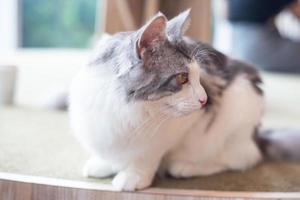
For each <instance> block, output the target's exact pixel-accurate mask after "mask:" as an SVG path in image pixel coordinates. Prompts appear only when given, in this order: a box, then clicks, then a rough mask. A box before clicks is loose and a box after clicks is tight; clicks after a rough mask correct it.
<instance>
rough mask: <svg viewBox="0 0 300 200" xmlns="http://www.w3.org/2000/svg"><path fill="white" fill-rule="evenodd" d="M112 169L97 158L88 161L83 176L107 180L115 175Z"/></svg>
mask: <svg viewBox="0 0 300 200" xmlns="http://www.w3.org/2000/svg"><path fill="white" fill-rule="evenodd" d="M114 173H115V172H114V170H113V169H112V167H111V166H110V165H109V164H107V163H105V162H102V161H100V160H99V159H97V158H91V159H90V160H88V161H87V162H86V164H85V166H84V168H83V176H85V177H94V178H105V177H109V176H112V175H113V174H114Z"/></svg>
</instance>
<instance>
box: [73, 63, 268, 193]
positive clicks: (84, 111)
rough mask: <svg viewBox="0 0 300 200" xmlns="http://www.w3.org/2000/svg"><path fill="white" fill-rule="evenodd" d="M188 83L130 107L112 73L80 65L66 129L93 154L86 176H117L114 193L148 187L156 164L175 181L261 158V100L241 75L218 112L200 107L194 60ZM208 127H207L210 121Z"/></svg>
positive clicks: (245, 165) (242, 165)
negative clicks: (257, 133)
mask: <svg viewBox="0 0 300 200" xmlns="http://www.w3.org/2000/svg"><path fill="white" fill-rule="evenodd" d="M189 68H190V73H189V83H188V84H186V85H185V86H184V88H183V90H181V91H180V92H178V93H176V94H175V95H172V96H168V97H164V98H162V99H160V100H158V101H135V102H129V103H128V102H127V101H126V99H125V95H120V93H119V92H120V91H119V90H116V88H118V87H119V84H120V83H119V82H118V80H117V77H116V76H117V75H115V74H113V73H112V72H111V71H109V70H107V67H104V66H98V67H97V68H89V67H85V68H83V69H82V71H81V72H80V73H78V75H77V76H76V77H75V78H74V80H73V83H72V87H71V92H70V118H71V126H72V128H73V130H74V133H75V135H76V137H77V138H78V139H79V141H80V142H81V143H82V144H83V145H84V147H85V148H86V149H87V150H88V151H89V152H90V154H91V159H90V160H89V161H88V162H87V164H86V166H85V168H84V174H85V175H86V176H90V177H100V178H101V177H107V176H111V175H115V174H116V176H115V177H114V179H113V182H112V184H113V186H114V187H115V188H116V189H117V190H126V191H132V190H136V189H142V188H145V187H148V186H149V185H150V184H151V182H152V180H153V177H154V175H155V173H156V172H157V170H158V168H159V167H160V166H163V168H165V169H166V170H167V171H168V172H169V173H170V174H171V175H173V176H175V177H191V176H198V175H208V174H213V173H218V172H221V171H224V170H230V169H234V170H244V169H246V168H248V167H250V166H252V165H254V164H255V163H257V162H258V161H259V160H260V159H261V155H260V152H259V151H258V148H257V146H256V144H255V143H254V140H253V138H252V137H253V132H254V128H255V126H256V125H257V124H259V121H260V118H261V115H262V110H263V99H262V97H261V96H259V95H258V94H257V93H256V92H255V91H254V89H253V87H252V86H251V83H250V82H249V81H248V80H247V78H246V77H243V76H242V75H240V76H237V77H236V78H235V80H234V81H233V82H232V83H231V85H230V86H229V87H228V88H227V89H226V90H225V92H224V94H223V95H222V98H221V99H220V102H219V105H220V107H219V108H218V109H217V110H215V112H207V113H206V112H205V110H204V109H201V104H200V103H199V99H201V100H203V99H206V98H207V95H206V93H205V91H204V89H203V87H202V86H201V84H200V82H199V77H200V80H201V72H200V68H199V66H198V65H197V64H196V63H195V62H194V63H192V64H191V65H190V66H189ZM211 122H212V123H211Z"/></svg>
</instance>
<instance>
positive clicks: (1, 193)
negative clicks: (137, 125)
mask: <svg viewBox="0 0 300 200" xmlns="http://www.w3.org/2000/svg"><path fill="white" fill-rule="evenodd" d="M233 198H235V199H236V198H238V199H299V198H300V195H299V193H255V192H252V193H249V192H248V193H247V192H243V193H241V192H216V191H196V190H191V191H188V190H164V189H155V188H154V189H147V190H144V191H139V192H116V191H108V190H101V188H99V189H97V190H95V189H80V188H72V187H62V186H53V185H45V184H36V183H25V182H19V181H10V180H0V199H1V200H54V199H55V200H67V199H74V200H83V199H84V200H99V199H100V200H101V199H108V200H121V199H122V200H126V199H130V200H135V199H144V200H148V199H149V200H150V199H151V200H164V199H167V200H181V199H188V200H200V199H233Z"/></svg>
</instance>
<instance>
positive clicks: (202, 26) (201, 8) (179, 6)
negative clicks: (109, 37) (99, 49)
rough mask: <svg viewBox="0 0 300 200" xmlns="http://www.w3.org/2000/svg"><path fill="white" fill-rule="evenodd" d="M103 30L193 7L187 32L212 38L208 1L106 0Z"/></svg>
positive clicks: (126, 28)
mask: <svg viewBox="0 0 300 200" xmlns="http://www.w3.org/2000/svg"><path fill="white" fill-rule="evenodd" d="M104 2H105V5H106V6H104V12H103V13H104V16H103V19H104V21H103V24H104V32H107V33H110V34H112V33H116V32H120V31H132V30H136V29H138V28H140V27H141V26H142V25H143V24H145V22H146V21H147V20H149V18H151V17H152V16H153V15H155V14H156V13H157V12H158V11H161V12H162V13H164V14H165V15H166V16H167V18H168V19H171V18H173V17H174V16H176V15H178V14H179V13H181V12H183V11H184V10H186V9H188V8H192V23H191V26H190V28H189V30H188V33H187V35H189V36H192V37H194V38H196V39H199V40H201V41H203V42H208V43H209V42H210V40H211V18H212V17H211V15H212V11H211V0H184V1H183V0H164V1H162V0H105V1H104Z"/></svg>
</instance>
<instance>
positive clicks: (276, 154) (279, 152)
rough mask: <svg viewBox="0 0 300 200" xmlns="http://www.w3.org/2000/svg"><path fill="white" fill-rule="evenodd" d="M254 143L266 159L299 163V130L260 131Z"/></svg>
mask: <svg viewBox="0 0 300 200" xmlns="http://www.w3.org/2000/svg"><path fill="white" fill-rule="evenodd" d="M255 141H256V142H257V144H258V146H259V148H260V150H261V152H262V153H263V155H264V157H265V158H266V159H269V160H288V161H300V130H296V129H278V130H260V131H257V133H256V134H255Z"/></svg>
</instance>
